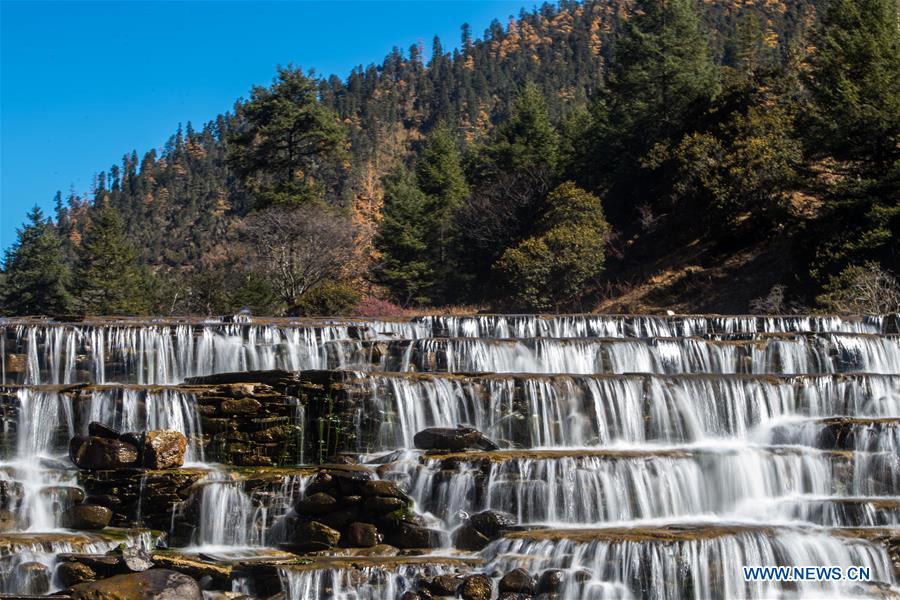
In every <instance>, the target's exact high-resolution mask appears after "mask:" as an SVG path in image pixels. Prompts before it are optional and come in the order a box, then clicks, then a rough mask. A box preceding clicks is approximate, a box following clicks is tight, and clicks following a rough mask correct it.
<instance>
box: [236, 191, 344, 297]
mask: <svg viewBox="0 0 900 600" xmlns="http://www.w3.org/2000/svg"><path fill="white" fill-rule="evenodd" d="M244 233H245V235H246V238H247V241H248V242H249V243H251V244H253V246H254V247H255V248H256V253H257V260H258V261H259V267H260V268H261V270H263V271H264V272H266V273H267V274H268V275H269V276H270V277H271V278H272V284H273V286H274V287H275V289H276V291H277V292H278V295H279V296H280V297H281V299H282V301H284V303H285V304H286V305H287V306H288V308H289V309H290V308H291V307H293V306H294V305H295V304H296V303H297V300H299V299H300V296H302V295H303V294H304V293H305V292H306V291H308V290H309V289H310V288H311V287H313V286H314V285H316V284H317V283H320V282H322V281H324V280H326V279H329V278H332V277H335V276H337V275H339V274H340V272H341V269H342V267H343V266H344V265H345V264H347V263H348V262H349V261H350V260H351V259H352V258H353V225H352V223H351V221H350V219H349V218H348V217H347V216H346V215H344V214H342V213H341V212H339V211H337V210H335V209H332V208H328V207H323V206H320V205H316V204H307V205H303V206H299V207H297V208H288V207H273V208H270V209H267V210H264V211H261V212H257V213H254V214H252V215H250V216H249V217H247V219H246V220H245V223H244Z"/></svg>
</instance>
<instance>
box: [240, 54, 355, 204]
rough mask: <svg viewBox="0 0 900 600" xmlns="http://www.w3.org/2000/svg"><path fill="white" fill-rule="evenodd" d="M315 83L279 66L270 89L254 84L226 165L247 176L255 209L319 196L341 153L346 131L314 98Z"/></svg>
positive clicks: (336, 165) (341, 156)
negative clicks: (228, 162) (242, 121)
mask: <svg viewBox="0 0 900 600" xmlns="http://www.w3.org/2000/svg"><path fill="white" fill-rule="evenodd" d="M317 94H318V89H317V87H316V85H315V82H314V81H313V80H312V79H310V78H309V77H306V76H305V75H303V73H301V72H300V71H299V70H295V69H292V68H290V67H288V68H281V69H279V70H278V76H277V78H276V80H275V82H274V83H273V85H272V87H269V88H264V87H255V88H253V92H252V94H251V98H250V101H249V102H247V103H246V104H245V105H244V106H243V109H242V113H243V116H244V118H245V120H246V123H245V125H244V127H243V128H242V129H240V130H239V131H237V132H235V133H234V134H233V135H232V136H231V137H230V138H229V140H228V143H229V159H230V163H231V165H232V166H233V167H234V168H235V170H237V172H238V173H240V174H241V175H242V176H243V177H245V178H246V179H247V182H248V184H249V185H250V188H251V189H252V190H253V192H254V195H255V197H256V204H257V208H264V207H266V206H270V205H273V204H281V205H292V204H293V205H296V204H298V203H303V202H306V201H309V200H316V199H321V197H322V194H323V192H324V190H325V182H326V181H327V180H328V179H329V178H330V177H332V176H333V175H334V173H333V171H334V170H336V169H339V168H340V165H341V161H342V160H343V158H344V156H345V148H344V146H345V132H344V129H343V127H342V126H341V124H340V123H339V122H338V119H337V116H336V115H335V114H334V113H332V112H331V111H330V110H328V109H327V108H325V107H324V106H323V105H322V104H321V103H320V102H319V100H318V97H317Z"/></svg>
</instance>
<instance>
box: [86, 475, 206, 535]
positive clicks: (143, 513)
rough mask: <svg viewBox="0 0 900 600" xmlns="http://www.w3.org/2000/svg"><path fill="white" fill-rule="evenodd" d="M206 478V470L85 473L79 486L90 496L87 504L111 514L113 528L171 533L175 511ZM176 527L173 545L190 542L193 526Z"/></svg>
mask: <svg viewBox="0 0 900 600" xmlns="http://www.w3.org/2000/svg"><path fill="white" fill-rule="evenodd" d="M206 475H207V471H206V470H205V469H167V470H162V471H151V470H146V469H119V470H106V471H82V472H81V473H80V474H79V482H80V484H81V485H82V486H83V487H84V490H85V492H86V494H87V498H86V502H89V503H91V504H96V505H99V506H105V507H106V508H108V509H109V510H110V511H112V519H111V524H112V525H114V526H116V527H132V526H134V525H138V524H140V525H143V526H145V527H150V528H152V529H156V530H160V531H169V530H170V528H171V527H172V525H173V520H172V514H173V511H174V510H175V508H176V507H177V506H179V505H180V504H181V503H183V502H184V501H186V500H188V499H189V498H190V496H191V493H192V486H193V484H194V483H196V482H197V481H199V480H200V479H202V478H203V477H205V476H206ZM174 525H175V528H174V530H173V531H172V532H171V536H172V538H173V540H172V541H173V542H175V541H190V538H191V535H192V534H193V527H194V525H191V526H186V525H184V524H182V522H181V521H177V520H176V521H175V523H174Z"/></svg>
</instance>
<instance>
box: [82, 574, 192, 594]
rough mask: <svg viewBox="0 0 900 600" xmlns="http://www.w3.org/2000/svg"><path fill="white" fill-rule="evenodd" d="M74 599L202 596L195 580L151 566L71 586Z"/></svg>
mask: <svg viewBox="0 0 900 600" xmlns="http://www.w3.org/2000/svg"><path fill="white" fill-rule="evenodd" d="M71 595H72V599H73V600H203V593H202V592H201V591H200V586H199V585H197V582H196V581H195V580H194V579H192V578H191V577H188V576H187V575H184V574H182V573H178V572H177V571H171V570H168V569H150V570H148V571H144V572H142V573H132V574H128V575H115V576H113V577H110V578H108V579H103V580H101V581H95V582H89V583H79V584H77V585H74V586H72V588H71Z"/></svg>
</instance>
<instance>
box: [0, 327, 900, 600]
mask: <svg viewBox="0 0 900 600" xmlns="http://www.w3.org/2000/svg"><path fill="white" fill-rule="evenodd" d="M898 322H900V321H898V316H897V315H885V316H868V317H836V316H775V317H752V316H705V315H685V316H671V317H657V316H643V315H626V316H604V315H546V316H545V315H476V316H426V317H419V318H413V319H396V320H390V319H387V320H377V319H347V320H332V321H319V322H314V321H309V320H305V321H301V320H298V321H295V322H292V321H288V320H267V321H265V322H253V321H252V320H248V319H243V320H242V321H241V322H227V323H226V322H222V321H209V322H187V321H180V322H178V321H171V322H163V321H156V322H143V323H141V322H136V321H129V320H121V321H115V322H109V323H103V322H87V323H80V324H62V323H49V322H34V321H28V322H24V321H23V322H12V321H9V322H2V323H0V341H2V346H0V348H2V352H3V361H2V370H0V374H2V382H4V383H17V384H23V383H24V384H27V385H26V387H23V388H22V389H21V390H19V392H18V396H17V400H18V404H19V407H20V409H19V413H18V420H17V421H16V425H15V429H16V440H17V446H16V449H15V452H14V453H12V454H11V455H10V456H8V457H7V462H5V463H3V464H2V465H0V486H4V485H5V486H7V489H11V490H13V491H14V492H15V493H14V494H13V498H14V499H13V500H12V501H10V502H8V503H7V504H8V506H7V508H9V509H11V512H12V514H13V515H14V516H15V520H16V527H17V528H18V529H19V531H20V532H21V535H25V534H26V533H32V532H37V533H42V534H43V533H44V532H51V533H53V532H56V531H57V530H56V527H57V523H58V517H59V514H60V512H61V509H62V508H63V507H64V503H65V502H66V498H67V497H68V496H67V495H66V493H65V490H66V487H67V486H71V485H74V482H75V479H74V471H71V470H67V469H61V468H60V466H59V464H58V463H53V462H48V459H54V460H57V461H58V460H59V459H60V458H64V453H65V447H66V446H65V442H66V441H67V440H68V438H69V437H70V436H71V435H72V434H74V433H78V432H83V431H84V430H85V428H86V426H87V423H89V422H90V421H92V420H95V421H100V422H102V423H104V424H106V425H109V426H111V427H115V428H117V429H120V430H145V429H152V428H166V429H177V430H179V431H182V432H183V433H185V435H187V436H188V438H189V439H190V440H191V442H192V444H191V447H190V454H189V459H190V460H191V461H192V462H196V463H202V461H203V455H202V443H201V439H202V431H201V426H200V422H201V419H200V417H199V416H198V410H197V407H196V400H195V399H194V398H193V396H192V395H190V394H189V393H185V392H182V391H179V390H178V389H176V388H174V387H168V384H177V383H180V382H183V381H184V380H185V379H186V378H188V377H194V376H202V375H208V374H214V373H222V372H232V371H250V370H262V369H286V370H317V369H341V370H345V371H347V373H344V374H343V375H342V376H341V377H340V378H339V379H340V386H339V388H340V389H341V390H343V391H344V392H346V394H347V398H349V399H350V400H349V401H348V403H347V405H348V406H349V407H351V408H347V410H348V411H350V412H349V413H347V414H348V415H349V416H348V418H350V420H351V421H352V422H353V423H354V426H355V427H357V431H356V432H355V433H356V435H355V436H354V439H356V440H359V441H358V446H359V447H357V448H356V450H357V451H358V452H359V453H360V454H361V455H363V456H364V457H365V458H372V459H373V460H375V461H377V462H378V463H380V466H379V468H378V471H377V472H378V474H379V476H381V477H384V478H388V479H391V480H394V481H396V482H397V483H399V484H400V485H401V486H403V487H405V488H406V489H407V490H408V492H409V493H410V495H411V496H412V497H413V498H414V499H415V501H416V506H415V508H416V511H417V512H418V513H420V515H422V516H423V517H424V518H426V519H427V522H429V523H430V524H437V525H438V526H440V527H441V528H443V529H444V532H445V536H444V538H445V540H446V541H447V544H450V540H451V539H452V536H451V535H450V533H451V532H452V531H453V530H455V529H456V528H458V527H465V526H467V525H468V522H467V520H468V517H469V515H471V514H473V513H477V512H479V511H482V510H486V509H495V510H501V511H505V512H509V513H511V514H512V515H513V517H514V518H515V519H516V521H517V523H518V524H519V525H520V526H522V527H523V528H526V529H528V530H529V531H519V532H515V533H511V532H506V533H504V534H503V535H501V536H500V537H499V539H495V540H493V541H492V542H491V543H490V545H488V546H487V547H486V548H485V549H484V550H482V551H481V552H480V553H478V554H471V553H469V554H467V555H466V556H467V557H468V558H469V559H475V560H480V561H482V563H483V564H482V565H481V566H476V567H473V568H469V567H464V568H463V567H460V565H459V564H455V563H454V564H450V562H449V561H448V560H447V559H443V562H442V557H441V556H442V555H443V556H445V557H446V556H448V555H451V554H454V553H455V552H456V551H455V550H454V549H453V548H451V547H447V548H443V549H441V550H440V551H439V552H440V554H435V555H431V556H427V557H424V558H416V557H408V556H400V557H358V558H354V562H353V563H352V564H350V563H349V562H348V563H347V564H344V563H341V565H340V566H338V565H335V564H333V563H329V562H328V561H327V560H323V561H322V564H321V565H320V566H318V567H316V565H314V564H313V565H304V566H301V567H296V568H295V567H287V566H286V567H283V568H281V569H280V570H279V576H280V580H281V583H282V587H283V590H284V592H285V595H286V597H287V598H288V599H290V600H300V599H303V600H306V599H310V600H312V599H316V598H324V597H333V598H337V599H339V600H367V599H375V598H398V597H400V596H401V595H402V594H403V593H404V592H406V591H410V590H413V589H416V588H417V587H418V586H419V585H420V580H421V579H422V578H423V577H430V576H433V575H436V574H444V573H456V572H472V571H473V570H474V571H476V572H486V573H489V574H490V575H491V576H492V577H494V580H495V593H496V591H497V590H496V580H497V579H498V578H499V577H500V576H501V575H502V574H503V573H505V572H507V571H509V570H510V569H512V568H514V567H525V568H527V569H529V571H530V572H531V573H533V574H535V575H539V574H540V573H541V572H542V571H543V570H545V569H561V570H562V572H563V575H564V587H563V589H562V590H561V592H560V595H559V596H558V597H559V598H585V599H600V598H653V599H670V598H671V599H676V598H696V599H698V600H700V599H702V600H706V599H718V598H722V599H725V598H773V597H789V598H808V597H851V596H862V597H882V596H890V595H892V594H893V595H897V594H900V589H898V574H897V572H896V569H895V567H894V566H893V565H891V562H890V560H891V559H890V557H889V556H888V553H887V550H886V547H885V545H884V544H883V543H882V542H881V541H879V540H880V539H882V538H880V537H878V536H883V535H885V532H890V531H891V530H893V531H896V529H897V528H898V527H900V336H898ZM80 382H87V383H96V384H111V383H115V385H100V386H97V387H96V388H92V389H91V390H90V391H89V392H88V391H86V390H84V391H82V392H79V393H78V394H77V396H78V397H79V398H81V400H79V401H78V402H77V403H73V401H72V397H73V396H74V394H72V393H71V392H61V391H60V390H58V389H49V388H45V387H41V385H42V384H73V383H80ZM122 384H132V385H122ZM354 411H355V412H354ZM309 414H310V415H312V416H311V417H310V418H311V419H312V418H317V417H316V416H315V415H316V413H313V412H310V413H309ZM295 422H296V424H298V425H301V426H302V427H303V428H304V429H305V434H306V435H307V436H316V435H317V432H316V431H315V428H314V427H313V426H312V424H310V426H308V427H307V423H306V412H305V409H304V407H303V405H302V403H298V405H297V407H296V418H295ZM311 423H312V422H311ZM457 424H465V425H470V426H473V427H475V428H477V429H478V430H480V431H482V432H483V433H484V434H485V435H486V436H487V437H489V438H491V439H494V440H495V441H497V442H498V443H499V444H500V446H501V447H502V448H503V450H501V451H499V452H462V453H457V454H454V455H452V456H449V457H448V456H441V455H440V454H425V453H422V452H420V451H416V450H414V448H413V447H414V441H413V440H414V436H415V434H416V433H417V432H419V431H421V430H422V429H425V428H427V427H454V426H456V425H457ZM42 459H43V460H42ZM301 461H302V459H301ZM209 467H210V473H209V475H208V476H207V477H206V478H205V479H204V480H201V481H200V482H198V483H197V484H195V488H194V490H193V495H192V496H191V497H190V498H189V500H188V501H186V502H184V503H183V505H182V506H181V507H179V510H181V511H183V512H182V513H181V514H180V515H175V516H179V517H183V518H190V519H196V520H195V522H194V524H195V525H196V530H195V534H194V537H193V539H192V540H191V547H190V550H191V551H197V552H201V553H204V555H207V556H225V557H227V556H238V555H241V553H242V552H265V551H271V550H270V549H271V548H273V547H277V546H278V545H279V544H281V543H283V542H286V543H290V542H292V541H295V540H292V535H293V532H292V527H291V526H290V524H289V523H290V522H291V519H293V518H294V515H293V514H292V506H294V505H295V503H296V501H297V500H298V499H300V498H302V496H303V493H304V489H305V486H306V479H305V476H301V475H297V474H290V473H284V474H278V475H276V476H274V477H271V478H270V479H266V480H265V483H262V484H261V483H260V480H259V479H254V477H255V476H254V475H252V473H245V472H242V471H241V470H237V469H230V468H229V467H228V466H226V465H210V466H209ZM373 468H374V466H373ZM173 518H174V517H173ZM13 535H18V534H13ZM86 543H87V542H86ZM92 543H93V542H92ZM96 543H99V542H96ZM4 544H6V545H3V544H0V560H2V561H4V562H3V567H2V568H0V593H10V592H16V591H19V592H21V591H27V590H29V589H30V586H33V585H36V584H35V583H34V581H33V580H34V578H35V577H40V570H39V569H38V570H35V569H34V568H30V567H29V566H28V563H30V562H35V561H37V562H40V563H42V564H44V565H47V566H48V567H49V568H50V570H51V572H52V568H53V563H54V560H55V553H56V552H58V551H60V550H59V548H65V547H66V546H64V545H63V544H62V543H60V544H58V545H53V543H50V545H49V546H47V545H39V546H35V547H32V546H27V547H26V546H23V547H22V548H19V549H18V550H17V551H13V552H18V555H17V556H15V558H11V556H10V555H9V551H8V550H6V548H7V547H9V548H12V547H14V544H13V545H10V544H9V543H6V542H4ZM88 551H91V550H88ZM97 551H102V547H101V546H97ZM4 552H6V553H7V554H5V555H4V554H3V553H4ZM388 558H390V560H387V559H388ZM23 565H24V566H23ZM772 565H784V566H829V567H834V566H840V567H844V568H846V567H849V566H861V567H865V568H867V569H868V570H869V572H870V574H871V580H872V582H869V583H866V582H860V583H856V582H834V581H832V582H813V581H802V582H748V581H745V580H744V578H743V576H742V567H744V566H772ZM35 573H37V575H35ZM53 585H54V586H56V585H58V583H56V582H55V583H54V584H53ZM232 585H233V587H234V589H235V590H237V591H240V590H247V591H249V590H251V589H252V587H253V586H252V582H251V581H249V580H248V579H246V578H245V577H244V576H240V577H238V578H236V579H235V581H234V582H233V583H232ZM878 586H881V587H878ZM54 589H56V588H55V587H54Z"/></svg>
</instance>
